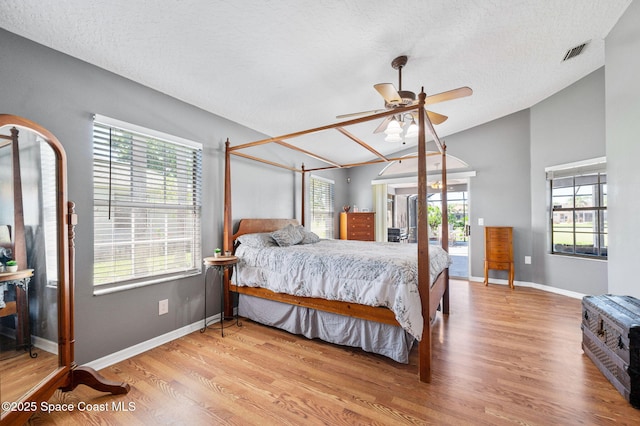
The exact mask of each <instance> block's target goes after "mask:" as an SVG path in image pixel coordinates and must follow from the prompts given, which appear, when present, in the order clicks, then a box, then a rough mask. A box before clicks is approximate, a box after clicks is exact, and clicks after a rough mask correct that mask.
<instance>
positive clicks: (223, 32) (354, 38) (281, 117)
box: [0, 0, 631, 161]
mask: <svg viewBox="0 0 640 426" xmlns="http://www.w3.org/2000/svg"><path fill="white" fill-rule="evenodd" d="M630 3H631V0H606V1H603V0H530V1H523V0H519V1H514V0H492V1H480V0H395V1H388V0H351V1H348V0H342V1H339V0H335V1H327V0H325V1H318V0H288V1H284V0H262V1H259V0H236V1H231V0H225V1H223V0H215V1H214V0H183V1H181V0H160V1H158V0H136V1H131V0H108V1H104V0H101V1H97V0H57V1H44V2H43V1H42V0H4V1H2V2H0V27H1V28H4V29H6V30H8V31H10V32H13V33H16V34H18V35H21V36H23V37H26V38H28V39H31V40H33V41H35V42H38V43H41V44H43V45H45V46H48V47H51V48H53V49H55V50H58V51H61V52H64V53H66V54H68V55H70V56H73V57H75V58H78V59H81V60H83V61H86V62H89V63H91V64H94V65H96V66H98V67H101V68H104V69H106V70H109V71H111V72H113V73H116V74H119V75H122V76H124V77H126V78H129V79H131V80H134V81H136V82H139V83H141V84H143V85H145V86H148V87H150V88H153V89H155V90H158V91H160V92H163V93H165V94H168V95H171V96H173V97H175V98H177V99H180V100H182V101H185V102H188V103H190V104H193V105H195V106H198V107H200V108H202V109H204V110H206V111H210V112H212V113H214V114H218V115H220V116H222V117H225V118H227V119H230V120H232V121H235V122H237V123H240V124H243V125H245V126H248V127H250V128H252V129H255V130H257V131H260V132H263V133H265V134H267V135H269V136H278V135H283V134H287V133H291V132H295V131H299V130H303V129H307V128H311V127H318V126H322V125H326V124H330V123H333V122H335V121H337V120H336V115H340V114H346V113H351V112H357V111H365V110H372V109H378V108H383V107H384V101H383V99H382V98H381V96H380V95H379V94H378V92H376V91H375V90H374V88H373V85H374V84H376V83H393V84H394V85H395V86H396V88H397V87H398V73H397V71H395V70H394V69H392V68H391V61H392V60H393V59H394V58H395V57H397V56H399V55H407V56H408V57H409V60H408V63H407V65H406V67H405V68H404V69H403V71H402V77H403V79H402V86H403V87H402V88H403V89H404V90H411V91H414V92H419V91H420V88H421V87H424V90H425V92H426V93H427V94H428V95H429V94H435V93H439V92H443V91H447V90H451V89H455V88H458V87H461V86H469V87H471V88H472V89H473V95H472V96H470V97H465V98H461V99H456V100H452V101H448V102H444V103H440V104H435V105H431V106H430V107H429V109H430V110H432V111H435V112H438V113H440V114H444V115H446V116H448V117H449V119H448V120H447V121H446V122H444V123H443V124H440V125H438V126H436V130H437V132H438V134H439V136H440V137H441V138H442V137H445V136H447V135H450V134H453V133H456V132H459V131H462V130H465V129H468V128H471V127H474V126H477V125H479V124H483V123H486V122H488V121H491V120H494V119H497V118H500V117H503V116H505V115H508V114H511V113H513V112H516V111H519V110H522V109H526V108H528V107H531V106H532V105H534V104H536V103H537V102H539V101H541V100H543V99H545V98H547V97H548V96H550V95H552V94H553V93H555V92H557V91H559V90H561V89H563V88H565V87H567V86H568V85H570V84H572V83H574V82H575V81H577V80H579V79H580V78H582V77H584V76H586V75H587V74H589V73H591V72H592V71H594V70H596V69H598V68H599V67H601V66H603V65H604V39H605V37H606V36H607V34H608V33H609V31H610V30H611V29H612V27H613V26H614V25H615V23H616V22H617V20H618V19H619V18H620V16H621V15H622V14H623V12H624V11H625V9H626V8H627V6H628V5H629V4H630ZM585 42H588V44H587V46H586V47H585V48H584V49H583V51H582V53H581V54H580V55H578V56H577V57H575V58H572V59H569V60H567V61H563V57H564V56H565V53H566V52H567V51H568V50H569V49H571V48H573V47H575V46H578V45H580V44H582V43H585ZM118 118H122V119H126V117H118ZM373 128H375V125H373V127H372V125H369V127H366V126H364V125H363V126H360V128H359V129H357V130H356V131H354V132H357V134H358V136H359V137H362V138H363V139H365V140H366V141H367V142H369V143H371V145H372V146H374V147H375V148H377V149H379V150H380V151H381V152H383V153H385V154H387V153H392V152H395V151H398V150H402V149H406V148H408V147H409V146H410V145H411V142H408V143H407V145H400V144H393V143H388V142H386V143H385V142H384V141H383V140H382V139H383V136H384V134H383V135H382V136H380V135H373V134H372V129H373ZM234 142H236V143H244V142H248V141H234ZM309 143H310V144H313V143H315V140H314V141H312V142H309ZM316 145H317V144H316ZM414 145H415V144H414ZM345 146H346V145H345ZM348 147H351V144H349V145H348ZM327 149H328V148H327ZM350 149H352V150H353V155H354V160H353V161H364V160H366V159H367V158H370V157H371V154H370V153H369V152H362V151H361V149H360V148H359V147H358V146H357V145H353V148H348V149H347V148H341V151H340V155H341V156H342V155H344V156H346V155H348V154H349V153H350V151H349V150H350ZM333 150H334V152H333V155H334V156H335V148H334V149H333ZM324 154H325V155H329V156H330V155H331V152H325V153H324Z"/></svg>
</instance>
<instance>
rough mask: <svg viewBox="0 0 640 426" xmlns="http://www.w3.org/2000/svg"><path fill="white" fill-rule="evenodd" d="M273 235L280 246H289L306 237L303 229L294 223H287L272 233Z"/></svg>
mask: <svg viewBox="0 0 640 426" xmlns="http://www.w3.org/2000/svg"><path fill="white" fill-rule="evenodd" d="M271 236H272V237H273V239H274V240H276V243H278V245H279V246H280V247H289V246H293V245H296V244H298V243H299V242H300V241H302V238H303V237H304V235H303V233H302V231H301V230H300V229H299V228H298V227H297V226H294V225H291V224H289V225H287V226H285V227H284V228H282V229H278V230H277V231H274V232H272V233H271Z"/></svg>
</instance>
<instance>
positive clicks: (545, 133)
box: [531, 68, 611, 294]
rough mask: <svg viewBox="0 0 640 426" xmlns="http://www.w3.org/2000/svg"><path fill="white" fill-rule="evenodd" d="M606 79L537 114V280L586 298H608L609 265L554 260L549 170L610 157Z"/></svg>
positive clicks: (556, 98) (552, 101)
mask: <svg viewBox="0 0 640 426" xmlns="http://www.w3.org/2000/svg"><path fill="white" fill-rule="evenodd" d="M604 74H605V73H604V68H601V69H599V70H597V71H594V72H593V73H591V74H589V75H587V76H586V77H584V78H583V79H581V80H579V81H578V82H576V83H574V84H573V85H571V86H569V87H567V88H566V89H564V90H562V91H561V92H558V93H557V94H555V95H553V96H550V97H549V98H547V99H545V100H544V101H542V102H540V103H538V104H537V105H535V106H533V107H532V108H531V232H532V235H533V251H532V257H533V259H532V266H533V277H532V279H533V281H534V282H536V283H540V284H545V285H549V286H552V287H558V288H562V289H565V290H570V291H575V292H579V293H586V294H601V293H606V292H607V261H603V260H593V259H582V258H577V257H569V256H559V255H551V254H549V247H550V242H549V235H548V232H549V211H548V209H549V194H548V188H547V182H546V179H545V171H544V170H545V167H549V166H556V165H558V164H566V163H571V162H574V161H580V160H588V159H592V158H596V157H602V156H605V155H606V151H605V120H604V119H605V90H604ZM609 169H610V167H609ZM609 188H611V185H609Z"/></svg>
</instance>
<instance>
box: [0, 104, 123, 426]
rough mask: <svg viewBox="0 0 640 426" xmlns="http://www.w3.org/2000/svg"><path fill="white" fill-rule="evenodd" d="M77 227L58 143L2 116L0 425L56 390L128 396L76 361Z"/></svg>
mask: <svg viewBox="0 0 640 426" xmlns="http://www.w3.org/2000/svg"><path fill="white" fill-rule="evenodd" d="M75 223H76V215H75V212H74V204H73V203H71V202H68V200H67V164H66V155H65V152H64V149H63V148H62V145H61V144H60V142H59V141H58V140H57V139H56V138H55V136H53V135H52V134H51V133H50V132H49V131H47V130H46V129H44V128H42V127H41V126H39V125H37V124H36V123H33V122H31V121H29V120H27V119H24V118H21V117H17V116H13V115H6V114H0V396H1V399H2V403H3V404H2V411H1V415H0V419H1V420H0V422H1V423H2V424H5V423H6V424H21V423H23V422H25V421H26V420H27V419H28V418H29V417H30V416H31V415H32V414H33V413H34V410H33V408H37V407H38V406H39V403H40V402H41V401H47V400H48V399H49V398H50V397H51V395H52V394H53V392H54V391H55V390H56V389H62V390H63V391H71V390H73V389H74V388H75V387H76V386H77V385H79V384H86V385H88V386H91V387H93V388H95V389H98V390H101V391H104V392H111V393H113V394H122V393H127V392H128V391H129V385H127V384H125V383H117V382H111V381H108V380H105V379H104V378H102V377H101V376H100V375H99V374H98V373H96V372H95V371H94V370H92V369H90V368H86V367H78V366H77V365H76V364H75V363H74V331H73V330H74V328H73V327H74V324H73V304H74V299H73V289H74V269H75V263H74V260H75V247H74V226H75Z"/></svg>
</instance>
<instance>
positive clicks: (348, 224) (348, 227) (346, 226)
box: [340, 212, 376, 241]
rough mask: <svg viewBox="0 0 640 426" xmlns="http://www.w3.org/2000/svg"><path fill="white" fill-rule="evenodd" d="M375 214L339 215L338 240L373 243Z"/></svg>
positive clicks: (343, 213)
mask: <svg viewBox="0 0 640 426" xmlns="http://www.w3.org/2000/svg"><path fill="white" fill-rule="evenodd" d="M374 215H375V213H373V212H361V213H360V212H359V213H345V212H342V213H340V239H341V240H360V241H375V240H376V238H375V217H374Z"/></svg>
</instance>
